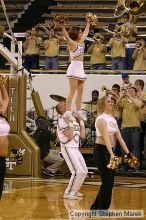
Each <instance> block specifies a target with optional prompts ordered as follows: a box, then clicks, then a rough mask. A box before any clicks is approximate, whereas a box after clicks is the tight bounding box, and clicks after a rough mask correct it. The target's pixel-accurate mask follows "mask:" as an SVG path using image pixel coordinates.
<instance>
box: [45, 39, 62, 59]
mask: <svg viewBox="0 0 146 220" xmlns="http://www.w3.org/2000/svg"><path fill="white" fill-rule="evenodd" d="M44 46H45V55H46V56H47V57H54V56H58V54H59V40H58V39H57V38H56V37H53V38H52V39H50V40H45V42H44Z"/></svg>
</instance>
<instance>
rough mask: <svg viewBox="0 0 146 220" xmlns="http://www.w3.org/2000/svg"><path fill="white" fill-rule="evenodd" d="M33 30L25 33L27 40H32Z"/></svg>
mask: <svg viewBox="0 0 146 220" xmlns="http://www.w3.org/2000/svg"><path fill="white" fill-rule="evenodd" d="M31 36H32V35H31V30H27V31H26V32H25V37H26V39H30V38H31Z"/></svg>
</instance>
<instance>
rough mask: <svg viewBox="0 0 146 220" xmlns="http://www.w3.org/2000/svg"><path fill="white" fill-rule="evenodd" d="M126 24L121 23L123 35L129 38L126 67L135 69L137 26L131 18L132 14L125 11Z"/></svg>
mask: <svg viewBox="0 0 146 220" xmlns="http://www.w3.org/2000/svg"><path fill="white" fill-rule="evenodd" d="M123 20H124V24H123V25H121V30H122V34H123V36H125V37H126V38H127V39H128V42H127V44H126V45H125V46H126V58H125V68H126V69H133V65H134V60H133V58H132V54H133V52H134V49H135V43H136V37H137V26H136V24H134V23H133V21H132V19H130V15H129V14H128V13H125V14H124V15H123Z"/></svg>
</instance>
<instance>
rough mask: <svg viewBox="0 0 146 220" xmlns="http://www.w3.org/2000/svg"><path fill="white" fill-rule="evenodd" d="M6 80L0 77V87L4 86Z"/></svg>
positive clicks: (5, 77) (4, 77)
mask: <svg viewBox="0 0 146 220" xmlns="http://www.w3.org/2000/svg"><path fill="white" fill-rule="evenodd" d="M7 78H8V77H7V76H3V75H0V86H1V85H4V84H5V82H6V80H7Z"/></svg>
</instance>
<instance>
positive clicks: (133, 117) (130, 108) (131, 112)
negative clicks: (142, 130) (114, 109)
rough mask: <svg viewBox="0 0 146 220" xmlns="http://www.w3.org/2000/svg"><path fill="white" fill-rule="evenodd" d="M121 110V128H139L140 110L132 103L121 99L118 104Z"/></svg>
mask: <svg viewBox="0 0 146 220" xmlns="http://www.w3.org/2000/svg"><path fill="white" fill-rule="evenodd" d="M119 106H120V107H121V108H122V110H123V111H122V128H127V127H140V109H139V108H138V107H136V106H135V104H134V103H132V102H130V101H128V100H127V98H123V99H122V100H121V102H120V103H119Z"/></svg>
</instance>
